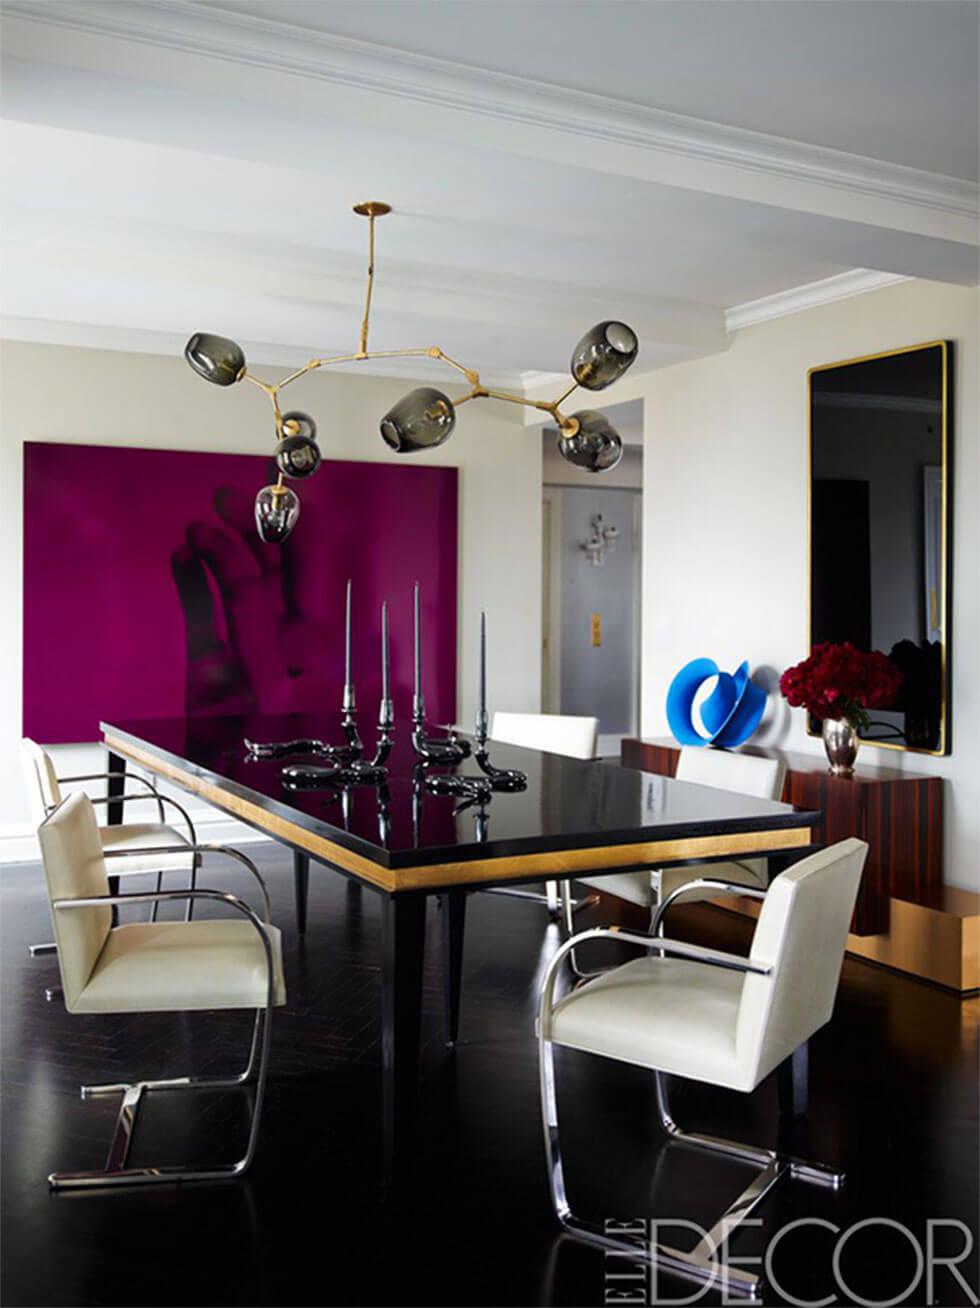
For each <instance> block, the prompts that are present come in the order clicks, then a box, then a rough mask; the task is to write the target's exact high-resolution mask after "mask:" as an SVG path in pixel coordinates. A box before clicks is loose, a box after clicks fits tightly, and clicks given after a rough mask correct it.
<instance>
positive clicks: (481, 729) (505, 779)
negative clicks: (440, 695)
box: [473, 709, 527, 791]
mask: <svg viewBox="0 0 980 1308" xmlns="http://www.w3.org/2000/svg"><path fill="white" fill-rule="evenodd" d="M475 737H476V748H475V749H474V751H473V758H474V759H475V760H476V765H477V767H478V768H479V769H480V771H481V772H482V773H483V774H484V776H486V777H487V778H488V779H489V781H490V784H491V786H492V787H493V789H494V790H504V791H507V790H509V791H520V790H527V773H526V772H521V771H520V769H519V768H498V767H494V765H493V764H492V763H491V762H490V751H489V749H488V748H487V711H486V709H481V710H480V711H479V712H478V713H477V715H476V732H475Z"/></svg>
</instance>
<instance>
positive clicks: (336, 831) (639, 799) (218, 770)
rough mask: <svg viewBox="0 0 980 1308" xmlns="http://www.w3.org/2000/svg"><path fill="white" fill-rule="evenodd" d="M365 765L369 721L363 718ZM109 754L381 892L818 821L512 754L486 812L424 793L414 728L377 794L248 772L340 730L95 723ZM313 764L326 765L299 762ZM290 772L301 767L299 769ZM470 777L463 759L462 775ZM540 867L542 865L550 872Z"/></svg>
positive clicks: (496, 754) (594, 862)
mask: <svg viewBox="0 0 980 1308" xmlns="http://www.w3.org/2000/svg"><path fill="white" fill-rule="evenodd" d="M362 718H363V723H362V726H361V734H362V737H363V738H364V743H365V746H366V751H367V754H368V756H370V753H371V752H372V751H373V748H374V731H373V729H372V728H370V727H369V723H370V718H369V717H368V715H367V714H363V715H362ZM102 729H103V732H104V735H105V739H106V743H107V745H108V747H109V748H110V749H111V750H112V751H113V752H114V753H117V754H119V755H121V756H124V757H127V758H129V759H130V760H132V761H133V762H134V763H136V764H138V765H140V766H145V767H148V768H150V769H151V770H153V771H155V772H157V773H159V774H160V775H162V776H165V777H168V778H169V779H171V780H173V781H176V782H177V783H178V784H179V785H182V786H183V787H184V788H185V789H187V790H190V791H192V792H194V793H196V794H199V795H200V796H201V797H202V798H204V799H206V800H208V801H209V802H211V803H214V804H216V805H217V806H218V807H220V808H223V809H225V810H226V811H228V812H230V813H232V814H234V815H235V816H236V817H239V818H241V819H242V820H244V821H246V822H248V823H250V824H251V825H253V826H255V827H258V828H259V829H262V830H265V831H267V832H268V833H269V834H270V835H273V836H276V837H277V838H279V839H282V840H284V841H285V842H286V843H289V844H292V845H294V846H295V847H297V848H300V849H304V850H306V851H307V852H309V853H311V854H312V855H313V856H314V857H319V858H321V859H323V861H326V862H331V863H334V864H336V865H338V866H341V867H343V868H344V869H345V870H347V871H349V872H352V873H353V874H355V875H359V876H363V877H365V879H367V880H369V881H372V882H374V883H375V884H376V885H378V886H380V887H382V888H385V889H424V888H427V887H428V886H431V887H432V888H439V889H442V888H444V887H445V886H447V885H450V884H455V883H457V882H459V883H472V882H474V881H477V882H484V881H486V882H492V881H500V880H503V879H505V880H520V879H522V878H523V879H532V878H533V877H534V875H535V874H536V873H537V874H538V875H539V876H540V875H541V873H542V872H543V871H545V870H547V871H548V874H549V875H553V874H557V875H562V874H566V875H572V874H573V873H581V872H583V871H585V870H588V871H590V872H602V871H603V870H609V871H614V870H622V869H623V868H624V867H630V866H643V865H647V866H649V865H650V860H651V859H655V860H656V862H655V864H654V865H660V864H663V863H668V862H679V861H684V860H685V859H697V858H711V857H716V858H717V857H733V856H737V855H751V854H752V853H763V852H766V851H771V850H777V849H793V848H800V847H802V846H805V845H808V844H809V843H810V829H811V828H812V826H813V825H814V823H815V822H816V821H817V819H818V817H819V815H818V814H817V813H814V812H811V811H806V810H802V809H798V808H794V807H793V806H792V805H789V804H782V803H777V802H774V801H769V800H763V799H755V798H751V797H749V796H743V795H735V794H730V793H728V792H726V791H721V790H715V789H711V788H708V787H704V786H697V785H692V784H690V783H688V782H682V781H675V780H672V779H669V778H666V777H660V776H655V775H653V774H650V773H643V772H637V771H634V770H632V769H627V768H622V767H620V766H619V765H618V764H615V763H604V762H601V761H583V760H578V759H570V758H565V757H563V756H561V755H557V754H546V753H542V752H540V751H538V750H530V749H523V748H517V747H515V746H511V745H500V744H496V743H493V744H492V745H491V759H492V761H493V763H494V764H495V765H496V766H499V767H504V768H519V769H520V770H522V771H523V772H525V773H526V774H527V788H526V790H524V791H521V792H518V793H497V794H494V795H493V796H492V798H491V799H490V800H489V801H488V802H487V803H486V804H485V805H483V806H479V805H471V806H469V807H465V806H461V801H460V800H459V799H458V798H455V797H453V796H448V795H437V794H431V793H426V791H425V789H424V786H423V785H422V784H421V783H420V776H421V774H420V771H419V769H418V767H417V766H416V759H415V755H414V752H413V750H412V746H411V740H410V735H411V732H410V724H409V723H407V722H399V723H397V724H396V727H395V745H394V748H393V750H392V753H391V756H390V758H389V760H388V763H389V776H388V781H387V784H386V785H385V786H384V787H377V786H373V785H372V786H368V785H362V786H358V787H356V788H353V789H351V790H348V791H346V792H345V791H342V790H339V789H336V788H333V787H325V788H324V789H322V790H304V791H296V790H291V789H289V788H287V786H286V785H284V783H283V779H282V775H281V774H282V768H283V766H284V762H283V761H282V760H261V761H260V760H255V759H252V758H250V757H249V756H248V752H247V750H246V749H245V746H244V741H245V739H246V738H248V739H250V740H255V741H262V742H271V741H280V740H289V739H294V738H302V737H315V738H319V739H322V740H325V741H328V742H331V743H340V742H341V741H342V739H343V736H342V732H341V729H340V722H339V717H336V718H330V717H329V716H318V717H316V718H312V717H296V716H292V717H278V718H276V717H235V718H218V717H215V718H193V719H190V718H187V719H183V718H174V719H157V720H146V721H119V722H114V723H103V724H102ZM307 759H308V761H310V762H318V761H320V762H322V760H317V759H315V758H312V757H310V756H307ZM289 761H290V762H292V761H300V758H299V757H297V759H296V760H289ZM456 770H457V771H459V772H462V773H471V774H474V775H477V774H478V768H477V765H476V764H475V762H474V761H473V760H472V759H470V760H467V761H466V762H465V763H463V764H461V765H460V766H459V768H458V769H456ZM546 864H547V866H546Z"/></svg>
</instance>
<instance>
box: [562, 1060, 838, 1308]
mask: <svg viewBox="0 0 980 1308" xmlns="http://www.w3.org/2000/svg"><path fill="white" fill-rule="evenodd" d="M542 1073H543V1077H544V1079H545V1080H546V1081H547V1082H548V1083H549V1085H550V1090H551V1097H550V1102H549V1101H548V1096H547V1095H546V1102H545V1108H546V1111H548V1110H550V1111H548V1118H547V1127H548V1132H547V1134H548V1140H549V1143H550V1148H549V1150H548V1153H549V1159H548V1162H549V1167H550V1172H551V1176H552V1178H553V1191H552V1193H553V1197H554V1200H555V1212H556V1215H557V1217H558V1220H559V1222H560V1223H561V1225H562V1227H563V1228H564V1230H566V1231H567V1232H568V1234H569V1235H571V1236H573V1237H574V1238H575V1239H577V1240H582V1241H584V1242H585V1243H587V1244H593V1245H597V1246H598V1247H599V1248H601V1249H605V1250H610V1251H615V1252H617V1253H623V1254H627V1255H629V1256H630V1257H633V1258H640V1259H643V1260H644V1261H646V1262H648V1263H650V1264H651V1265H654V1264H655V1265H656V1267H657V1269H658V1270H659V1271H664V1272H668V1273H671V1274H673V1275H674V1276H678V1277H680V1278H682V1279H684V1280H687V1281H690V1282H692V1283H694V1284H697V1285H701V1286H703V1287H704V1288H705V1289H707V1288H709V1287H711V1286H715V1287H717V1288H718V1289H720V1290H722V1291H723V1292H724V1294H725V1296H726V1300H727V1298H728V1296H731V1297H732V1298H742V1299H745V1300H747V1301H749V1302H753V1301H754V1302H758V1301H759V1296H760V1293H761V1290H762V1278H761V1277H760V1276H757V1275H755V1274H753V1273H751V1272H747V1271H745V1270H744V1269H742V1268H740V1267H731V1266H729V1265H728V1264H727V1263H726V1262H724V1261H723V1259H722V1257H721V1256H720V1254H721V1251H723V1249H724V1247H725V1245H726V1243H727V1241H728V1240H729V1239H730V1238H731V1236H732V1235H733V1234H734V1232H735V1231H736V1230H737V1229H738V1227H739V1225H740V1224H741V1223H742V1222H743V1221H744V1220H745V1219H746V1217H748V1215H749V1214H750V1213H751V1212H752V1210H753V1209H754V1208H756V1207H757V1206H758V1205H759V1204H760V1203H761V1202H762V1200H763V1199H765V1198H766V1196H767V1195H768V1194H769V1193H770V1191H772V1189H773V1188H774V1187H775V1186H776V1185H778V1184H779V1182H780V1181H783V1180H798V1181H806V1182H808V1183H810V1184H812V1185H822V1186H826V1187H828V1188H829V1189H832V1190H839V1189H840V1188H841V1187H842V1186H843V1184H844V1173H843V1172H838V1171H835V1170H834V1169H833V1168H830V1167H825V1166H823V1165H822V1164H820V1163H810V1162H804V1161H803V1160H802V1159H799V1158H792V1157H790V1156H788V1155H785V1154H780V1153H776V1152H774V1151H773V1150H771V1149H760V1148H757V1147H755V1146H753V1145H746V1144H741V1143H739V1142H737V1141H734V1140H722V1139H718V1138H716V1137H714V1136H709V1135H699V1134H697V1133H696V1132H688V1131H682V1130H681V1129H680V1127H678V1126H677V1125H676V1123H675V1122H674V1120H673V1118H672V1117H671V1116H670V1111H669V1107H668V1103H667V1090H666V1084H665V1077H664V1075H663V1073H661V1072H657V1073H656V1074H655V1075H656V1086H657V1106H658V1109H659V1112H660V1121H661V1125H662V1126H663V1129H664V1132H665V1134H666V1135H667V1137H668V1147H669V1145H670V1144H671V1143H677V1144H679V1145H683V1146H686V1147H688V1148H691V1149H700V1150H703V1151H705V1152H707V1153H715V1154H722V1155H724V1156H725V1157H727V1158H734V1159H737V1160H738V1161H739V1162H743V1163H747V1164H750V1165H752V1166H754V1167H756V1168H757V1169H758V1171H757V1173H756V1175H755V1177H754V1178H753V1180H752V1181H751V1182H750V1183H749V1185H748V1186H746V1188H745V1189H744V1190H743V1191H742V1193H741V1194H740V1195H739V1196H738V1198H737V1199H735V1200H734V1202H733V1203H731V1204H730V1205H729V1207H728V1208H727V1209H726V1210H725V1212H724V1213H723V1214H722V1215H721V1217H720V1218H719V1219H718V1221H717V1222H716V1223H715V1224H714V1226H713V1227H712V1228H711V1230H710V1231H709V1232H708V1233H707V1234H706V1235H704V1236H703V1237H702V1239H701V1240H700V1241H699V1243H698V1244H697V1245H696V1246H695V1248H694V1249H692V1250H690V1251H689V1252H687V1251H684V1250H681V1249H674V1248H672V1247H671V1246H669V1245H663V1244H658V1243H654V1242H647V1243H643V1244H641V1243H639V1242H638V1241H632V1240H629V1239H626V1238H617V1237H616V1236H615V1235H611V1234H610V1233H609V1231H608V1230H606V1229H605V1228H603V1227H601V1226H598V1225H596V1224H595V1223H591V1222H588V1221H585V1220H583V1219H582V1218H580V1217H577V1216H576V1215H575V1214H574V1213H573V1212H572V1210H571V1208H569V1207H568V1201H567V1199H566V1198H565V1196H564V1184H563V1177H562V1164H561V1153H560V1150H559V1143H558V1118H557V1111H556V1109H555V1100H554V1084H555V1082H554V1049H553V1047H552V1045H551V1041H546V1042H544V1047H543V1049H542Z"/></svg>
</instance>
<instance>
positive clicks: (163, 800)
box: [92, 792, 197, 845]
mask: <svg viewBox="0 0 980 1308" xmlns="http://www.w3.org/2000/svg"><path fill="white" fill-rule="evenodd" d="M127 799H142V800H144V801H149V800H152V801H153V802H154V803H155V804H156V805H157V807H158V808H159V809H160V817H161V818H162V817H163V815H164V814H163V806H164V804H169V805H170V807H171V808H175V809H176V810H177V812H178V813H179V814H180V815H181V817H182V818H183V819H184V821H185V822H186V823H187V830H188V831H189V832H190V837H191V844H192V845H194V844H196V843H197V832H196V831H195V830H194V823H193V822H192V821H191V818H190V814H189V813H188V812H187V809H186V808H184V806H183V804H178V803H177V801H176V800H175V799H171V798H170V796H169V795H161V794H159V793H156V792H155V793H154V794H153V795H98V796H96V798H95V799H93V800H92V803H93V805H94V804H117V803H120V804H121V803H124V802H125V801H126V800H127Z"/></svg>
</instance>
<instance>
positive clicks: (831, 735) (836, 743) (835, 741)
mask: <svg viewBox="0 0 980 1308" xmlns="http://www.w3.org/2000/svg"><path fill="white" fill-rule="evenodd" d="M823 747H824V749H825V750H826V752H827V760H828V762H829V763H830V770H831V772H832V773H833V775H834V776H835V777H850V776H853V775H854V760H855V759H856V758H857V754H858V750H859V749H860V747H861V737H860V736H859V735H858V733H857V731H856V730H855V729H854V727H853V726H852V725H851V723H850V722H848V720H847V718H824V720H823Z"/></svg>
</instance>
